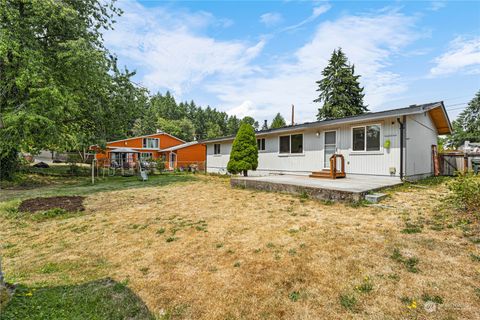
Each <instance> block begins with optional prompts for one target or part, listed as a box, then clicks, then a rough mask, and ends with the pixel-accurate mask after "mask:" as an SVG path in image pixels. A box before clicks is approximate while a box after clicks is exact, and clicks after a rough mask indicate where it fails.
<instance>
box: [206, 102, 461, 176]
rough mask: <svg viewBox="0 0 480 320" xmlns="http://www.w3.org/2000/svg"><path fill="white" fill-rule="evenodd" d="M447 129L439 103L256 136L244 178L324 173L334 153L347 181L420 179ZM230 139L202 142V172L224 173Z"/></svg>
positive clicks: (428, 171) (428, 169)
mask: <svg viewBox="0 0 480 320" xmlns="http://www.w3.org/2000/svg"><path fill="white" fill-rule="evenodd" d="M402 128H403V129H402ZM451 130H452V128H451V124H450V120H449V119H448V115H447V112H446V110H445V106H444V104H443V102H435V103H429V104H424V105H412V106H410V107H407V108H401V109H394V110H388V111H381V112H372V113H365V114H362V115H358V116H353V117H347V118H341V119H335V120H325V121H316V122H310V123H304V124H299V125H293V126H287V127H283V128H278V129H271V130H263V131H257V132H256V136H257V146H258V150H259V151H258V168H257V170H256V171H252V172H249V174H250V175H269V174H297V175H309V174H311V173H312V172H314V171H319V170H323V169H328V168H329V166H330V162H329V159H330V157H331V155H332V154H334V153H336V154H342V155H343V156H344V158H345V171H346V173H347V176H348V174H364V175H379V176H397V177H400V178H403V177H407V178H410V179H417V178H422V177H425V176H430V175H432V174H433V160H432V146H436V145H437V136H438V135H440V134H449V133H451ZM402 136H403V142H402V141H401V137H402ZM234 138H235V137H234V136H231V137H223V138H218V139H210V140H205V141H202V143H204V144H206V146H207V172H212V173H226V172H227V170H226V167H227V163H228V160H229V157H230V150H231V148H232V142H233V140H234ZM387 141H389V142H387Z"/></svg>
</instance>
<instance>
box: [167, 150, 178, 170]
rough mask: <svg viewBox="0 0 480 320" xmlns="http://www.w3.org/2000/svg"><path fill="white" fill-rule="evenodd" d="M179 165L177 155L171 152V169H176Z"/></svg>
mask: <svg viewBox="0 0 480 320" xmlns="http://www.w3.org/2000/svg"><path fill="white" fill-rule="evenodd" d="M176 164H177V154H176V153H175V152H170V165H169V167H170V169H175V167H176Z"/></svg>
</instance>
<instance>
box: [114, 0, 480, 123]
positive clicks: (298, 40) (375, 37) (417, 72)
mask: <svg viewBox="0 0 480 320" xmlns="http://www.w3.org/2000/svg"><path fill="white" fill-rule="evenodd" d="M118 6H120V7H121V8H122V9H123V10H124V14H123V16H121V17H120V18H118V19H117V24H116V25H115V30H113V31H108V32H107V33H106V34H105V42H106V45H107V47H108V48H109V49H110V50H111V51H112V52H114V53H115V54H117V56H118V58H119V62H120V65H122V66H126V67H127V68H128V69H129V70H136V71H137V75H136V76H135V78H134V81H135V82H137V83H139V84H141V85H143V86H145V87H147V88H148V89H150V91H151V92H153V93H155V92H157V91H159V92H162V93H164V92H166V91H167V90H170V92H172V93H173V94H174V96H175V97H176V98H177V100H179V101H182V100H188V101H189V100H194V101H195V102H196V103H197V104H199V105H202V106H206V105H210V106H212V107H215V108H217V109H220V110H223V111H226V112H228V113H229V114H235V115H237V116H240V117H243V116H245V115H251V116H253V117H255V118H256V119H257V120H259V121H262V120H264V119H268V120H269V121H270V120H271V119H272V118H273V117H274V115H275V114H276V113H277V112H280V113H282V114H283V115H284V116H285V118H287V119H289V118H290V109H291V105H292V104H294V105H295V109H296V119H297V121H298V122H304V121H311V120H314V119H315V115H316V113H317V109H318V107H319V105H317V104H315V103H313V100H314V99H315V98H316V97H317V92H316V91H315V90H316V84H315V81H317V80H320V79H321V72H322V70H323V68H324V67H325V66H326V64H327V61H328V59H329V57H330V55H331V53H332V51H333V50H334V49H335V48H338V47H341V48H342V49H343V50H344V52H345V53H346V55H347V56H348V58H349V61H350V62H351V63H353V64H355V70H356V72H357V74H359V75H361V78H360V81H361V84H362V85H363V86H364V87H365V91H364V92H365V102H366V103H367V104H368V105H369V108H370V110H371V111H380V110H385V109H389V108H396V107H404V106H408V105H410V104H420V103H426V102H432V101H438V100H444V101H445V104H446V105H447V109H448V110H449V114H450V116H451V118H452V119H453V118H455V117H456V116H457V115H458V113H459V112H460V111H461V110H462V108H464V107H465V104H464V103H465V102H468V101H469V100H470V99H471V98H472V97H473V95H474V94H475V92H477V91H478V90H479V89H480V2H476V1H470V2H461V1H455V2H454V1H408V2H407V1H395V2H382V1H369V2H363V1H362V2H361V1H330V2H327V1H262V2H258V1H243V2H239V1H208V2H204V1H137V0H119V2H118Z"/></svg>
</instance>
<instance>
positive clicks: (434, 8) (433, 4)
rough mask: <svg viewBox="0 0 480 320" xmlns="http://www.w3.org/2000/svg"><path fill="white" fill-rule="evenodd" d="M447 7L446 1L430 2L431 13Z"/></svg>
mask: <svg viewBox="0 0 480 320" xmlns="http://www.w3.org/2000/svg"><path fill="white" fill-rule="evenodd" d="M446 6H447V2H446V1H432V2H431V3H430V8H429V9H430V10H431V11H438V10H440V9H442V8H445V7H446Z"/></svg>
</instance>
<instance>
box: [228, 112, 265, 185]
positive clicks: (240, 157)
mask: <svg viewBox="0 0 480 320" xmlns="http://www.w3.org/2000/svg"><path fill="white" fill-rule="evenodd" d="M257 166H258V148H257V139H256V137H255V131H254V130H253V127H252V125H250V124H249V123H248V122H246V121H242V124H241V126H240V129H239V130H238V133H237V136H236V137H235V140H233V144H232V151H231V152H230V160H229V161H228V164H227V170H228V172H230V173H232V174H237V173H243V175H244V176H247V175H248V170H256V169H257Z"/></svg>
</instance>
